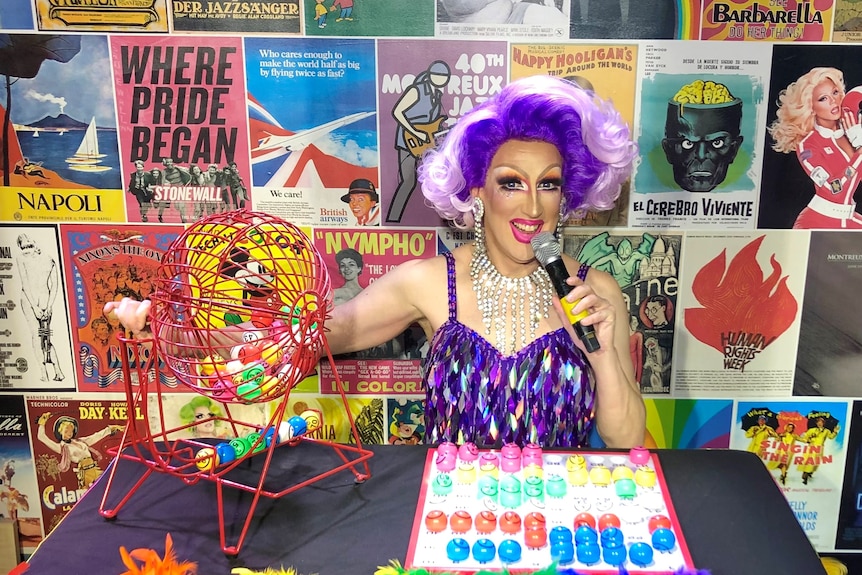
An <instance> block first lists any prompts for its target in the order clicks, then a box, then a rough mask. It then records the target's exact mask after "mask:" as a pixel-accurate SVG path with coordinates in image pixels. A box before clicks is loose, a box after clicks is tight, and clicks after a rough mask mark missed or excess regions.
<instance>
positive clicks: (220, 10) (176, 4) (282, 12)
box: [171, 0, 301, 34]
mask: <svg viewBox="0 0 862 575" xmlns="http://www.w3.org/2000/svg"><path fill="white" fill-rule="evenodd" d="M171 5H172V7H173V16H174V31H175V32H238V33H240V34H243V33H246V32H278V33H280V34H299V33H300V23H301V20H300V14H299V5H300V0H246V1H244V2H228V1H225V0H174V1H173V2H172V4H171Z"/></svg>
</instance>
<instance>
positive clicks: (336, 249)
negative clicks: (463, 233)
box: [314, 228, 437, 395]
mask: <svg viewBox="0 0 862 575" xmlns="http://www.w3.org/2000/svg"><path fill="white" fill-rule="evenodd" d="M436 236H437V234H436V233H435V232H434V231H433V230H429V229H408V228H399V229H397V230H386V231H384V230H368V231H362V230H357V229H349V230H341V229H338V228H317V229H315V230H314V245H315V247H316V248H317V250H318V251H319V252H320V254H321V255H322V257H323V260H324V262H325V263H326V267H327V268H328V269H329V275H330V277H331V278H332V286H333V292H332V299H333V303H334V304H335V305H336V306H339V305H341V304H343V303H345V302H347V301H349V300H351V299H353V298H354V297H356V296H357V295H359V294H360V293H361V292H362V290H363V289H365V288H366V287H368V286H369V285H370V284H371V283H373V282H374V281H376V280H377V279H379V278H380V277H381V276H382V275H384V274H385V273H386V272H388V271H389V270H391V269H393V268H395V267H397V266H398V265H400V264H402V263H404V262H407V261H411V260H415V259H422V258H429V257H433V256H435V255H437V251H436V249H437V237H436ZM428 345H429V342H428V340H427V338H426V336H425V332H424V330H422V328H421V327H419V326H418V325H413V326H410V327H408V328H407V329H406V330H405V331H404V332H402V333H401V334H400V335H398V336H396V337H394V338H393V339H391V340H389V341H387V342H385V343H383V344H380V345H378V346H375V347H373V348H370V349H365V350H361V351H357V352H352V353H348V354H341V355H337V356H335V367H336V369H337V370H338V375H339V376H340V379H341V382H342V386H343V387H344V391H345V392H347V393H350V394H359V395H369V394H370V395H377V394H386V395H416V394H417V393H423V391H422V378H421V376H420V363H421V359H422V358H424V357H425V355H426V354H427V351H428ZM320 392H321V393H323V394H333V393H339V390H338V385H337V382H336V379H335V373H334V372H333V370H332V366H330V364H329V362H328V361H327V359H326V358H323V360H322V361H321V362H320Z"/></svg>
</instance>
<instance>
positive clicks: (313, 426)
mask: <svg viewBox="0 0 862 575" xmlns="http://www.w3.org/2000/svg"><path fill="white" fill-rule="evenodd" d="M299 416H300V417H301V418H302V419H304V420H305V424H306V425H307V426H308V431H307V433H311V432H313V431H317V430H318V429H320V426H321V425H322V424H323V422H322V421H321V419H320V413H318V412H317V411H314V410H313V409H306V410H305V411H303V412H302V413H300V414H299Z"/></svg>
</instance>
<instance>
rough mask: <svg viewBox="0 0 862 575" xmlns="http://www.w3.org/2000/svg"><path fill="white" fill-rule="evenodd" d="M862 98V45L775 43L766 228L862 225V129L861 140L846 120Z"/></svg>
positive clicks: (762, 223)
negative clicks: (861, 150) (861, 200)
mask: <svg viewBox="0 0 862 575" xmlns="http://www.w3.org/2000/svg"><path fill="white" fill-rule="evenodd" d="M815 90H817V98H818V99H819V100H820V102H821V103H820V104H819V105H815V104H814V97H813V94H814V92H815ZM845 94H846V96H845ZM860 101H862V46H858V45H832V46H827V45H813V46H812V45H799V44H792V45H776V46H774V47H773V51H772V76H771V79H770V82H769V97H768V98H767V102H768V110H767V115H766V120H765V121H766V125H767V129H768V135H767V136H766V140H765V142H764V144H763V151H764V154H763V181H762V184H761V190H760V206H759V214H758V221H757V225H758V227H759V228H794V229H835V230H841V229H860V228H862V206H860V205H859V204H858V203H857V197H856V194H857V192H858V188H859V181H860V173H862V171H860V167H862V166H860V162H862V160H860V155H859V154H858V153H857V152H856V148H857V147H858V146H859V145H862V140H856V139H855V136H854V140H853V141H855V142H856V147H854V145H853V142H851V140H850V137H851V135H853V133H854V130H850V131H848V133H847V134H845V133H844V128H843V125H842V124H841V122H840V119H841V115H842V113H843V110H844V109H847V110H849V111H851V112H853V113H858V111H859V107H860ZM815 117H816V122H815V120H814V119H815Z"/></svg>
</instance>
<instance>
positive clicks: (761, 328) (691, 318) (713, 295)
mask: <svg viewBox="0 0 862 575" xmlns="http://www.w3.org/2000/svg"><path fill="white" fill-rule="evenodd" d="M764 237H766V236H760V237H759V238H757V239H755V240H754V241H752V242H751V243H750V244H748V245H747V246H745V247H744V248H742V249H741V250H740V251H739V253H738V254H736V256H735V257H734V258H733V260H732V261H731V262H730V266H729V267H727V272H726V273H725V259H726V252H727V250H722V252H721V253H720V254H719V255H718V256H716V257H715V258H714V259H713V260H712V261H711V262H709V263H708V264H706V265H705V266H703V268H701V270H700V271H699V272H698V273H697V276H695V278H694V282H693V283H692V286H691V288H692V292H693V293H694V297H695V298H697V301H698V302H700V304H701V305H702V306H703V307H701V308H687V309H686V310H685V315H684V318H685V319H684V321H685V327H686V328H687V329H688V331H689V332H691V334H692V335H693V336H694V337H696V338H697V339H698V341H701V342H703V343H705V344H706V345H708V346H710V347H712V348H715V349H717V350H718V351H720V352H723V351H724V346H723V343H722V334H728V333H730V332H735V333H740V332H742V333H746V334H760V335H762V336H763V338H764V339H765V340H766V341H767V342H771V341H773V340H774V339H775V338H776V337H778V336H779V335H781V334H782V333H784V332H785V331H787V328H788V327H790V325H791V324H792V323H793V320H794V318H795V317H796V311H797V309H798V304H797V301H796V298H795V297H793V294H792V293H790V289H788V287H787V276H784V277H780V276H781V265H779V263H778V262H777V261H776V260H775V254H772V255H771V256H770V258H769V263H770V264H771V265H772V273H771V274H770V275H769V277H768V278H766V279H765V280H764V278H763V270H762V269H761V268H760V264H758V263H757V258H756V256H757V251H758V250H759V249H760V244H762V243H763V238H764Z"/></svg>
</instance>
